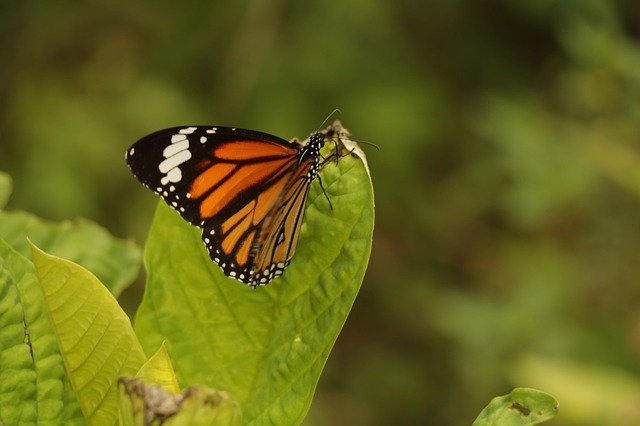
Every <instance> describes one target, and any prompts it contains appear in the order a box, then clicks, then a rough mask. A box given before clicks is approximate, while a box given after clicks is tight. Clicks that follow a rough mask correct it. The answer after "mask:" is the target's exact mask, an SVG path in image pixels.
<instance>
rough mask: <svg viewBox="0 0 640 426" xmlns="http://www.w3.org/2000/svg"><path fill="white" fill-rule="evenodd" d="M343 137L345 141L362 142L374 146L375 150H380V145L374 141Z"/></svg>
mask: <svg viewBox="0 0 640 426" xmlns="http://www.w3.org/2000/svg"><path fill="white" fill-rule="evenodd" d="M343 139H344V140H345V141H349V142H355V143H362V144H365V145H369V146H372V147H374V148H375V149H376V151H380V146H378V145H377V144H375V143H373V142H367V141H354V140H353V139H346V138H343Z"/></svg>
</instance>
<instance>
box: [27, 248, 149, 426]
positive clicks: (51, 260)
mask: <svg viewBox="0 0 640 426" xmlns="http://www.w3.org/2000/svg"><path fill="white" fill-rule="evenodd" d="M31 251H32V257H33V263H34V265H35V267H36V274H37V276H38V280H39V282H40V287H41V289H42V293H43V295H44V301H45V306H46V308H47V311H48V313H49V318H50V321H51V325H52V326H53V329H54V332H55V335H56V339H57V342H58V347H59V349H60V353H61V355H62V359H63V361H64V365H65V367H66V370H67V374H68V376H69V380H70V382H71V386H72V388H73V390H74V391H75V393H76V396H77V398H78V402H79V404H80V408H81V410H82V413H83V414H84V416H85V418H86V419H87V421H88V423H89V424H105V425H107V424H114V423H115V422H116V421H117V419H118V401H117V381H118V378H119V377H122V376H131V375H134V374H135V373H136V372H137V371H138V370H139V368H140V367H141V366H142V365H143V364H144V362H145V361H146V359H145V355H144V352H143V351H142V348H141V346H140V343H139V342H138V339H137V338H136V336H135V334H134V332H133V328H132V327H131V322H130V321H129V318H128V317H127V315H126V314H125V313H124V312H123V311H122V309H121V308H120V306H119V305H118V302H117V301H116V300H115V299H114V297H113V296H112V295H111V293H110V292H109V290H107V288H106V287H104V286H103V285H102V284H101V283H100V281H98V279H97V278H96V277H95V276H94V275H93V274H91V273H90V272H89V271H87V270H86V269H84V268H82V267H81V266H79V265H76V264H74V263H73V262H70V261H68V260H64V259H60V258H57V257H54V256H51V255H48V254H46V253H44V252H43V251H41V250H40V249H38V248H37V247H35V246H34V245H32V246H31Z"/></svg>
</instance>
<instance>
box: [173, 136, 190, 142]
mask: <svg viewBox="0 0 640 426" xmlns="http://www.w3.org/2000/svg"><path fill="white" fill-rule="evenodd" d="M184 140H187V137H186V136H185V135H173V136H171V143H176V142H180V141H184Z"/></svg>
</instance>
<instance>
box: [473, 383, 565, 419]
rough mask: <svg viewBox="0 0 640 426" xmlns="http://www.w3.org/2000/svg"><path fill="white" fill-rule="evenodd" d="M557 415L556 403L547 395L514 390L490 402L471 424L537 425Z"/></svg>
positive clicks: (536, 391) (540, 392)
mask: <svg viewBox="0 0 640 426" xmlns="http://www.w3.org/2000/svg"><path fill="white" fill-rule="evenodd" d="M557 413H558V403H557V402H556V400H555V399H554V398H553V397H552V396H551V395H549V394H548V393H545V392H542V391H539V390H536V389H529V388H515V389H514V390H513V391H511V393H510V394H508V395H504V396H498V397H495V398H493V399H492V400H491V402H490V403H489V405H487V406H486V407H485V408H484V410H482V412H481V413H480V415H478V418H477V419H476V421H475V422H473V426H494V425H500V426H528V425H537V424H539V423H543V422H545V421H547V420H549V419H551V418H553V417H554V416H555V415H556V414H557Z"/></svg>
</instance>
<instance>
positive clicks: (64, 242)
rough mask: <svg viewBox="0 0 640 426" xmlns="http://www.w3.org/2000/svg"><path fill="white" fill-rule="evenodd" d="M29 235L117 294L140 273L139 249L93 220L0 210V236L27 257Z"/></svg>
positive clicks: (35, 242) (44, 247)
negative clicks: (53, 219) (59, 219)
mask: <svg viewBox="0 0 640 426" xmlns="http://www.w3.org/2000/svg"><path fill="white" fill-rule="evenodd" d="M27 237H28V238H29V239H30V240H31V241H32V242H33V243H34V244H36V245H38V246H39V247H42V249H43V250H46V251H47V252H50V253H52V254H54V255H56V256H59V257H62V258H64V259H69V260H71V261H73V262H75V263H78V264H80V265H82V266H83V267H85V268H86V269H89V270H90V271H91V272H92V273H94V274H95V275H96V276H97V277H98V278H99V279H100V280H101V281H102V282H103V283H105V285H106V286H107V287H108V288H109V289H110V290H111V292H112V294H114V295H115V296H116V297H117V296H118V295H119V294H120V293H121V292H122V290H123V289H125V288H126V287H127V286H128V285H129V284H131V283H132V282H133V280H134V279H135V277H136V276H137V275H138V269H139V265H140V258H141V254H140V250H139V248H138V247H137V246H136V245H135V244H134V243H133V242H131V241H123V240H118V239H116V238H114V237H113V236H111V235H110V234H109V233H108V232H107V231H106V230H105V229H104V228H101V227H100V226H98V225H96V224H94V223H92V222H89V221H87V220H82V219H79V220H77V221H74V222H70V221H64V222H61V223H54V222H48V221H45V220H42V219H40V218H39V217H37V216H34V215H32V214H29V213H25V212H20V211H15V212H13V211H12V212H7V211H0V238H3V239H4V240H5V241H7V243H9V244H10V245H11V246H13V247H14V248H15V249H16V250H17V251H18V252H19V253H20V254H22V255H23V256H25V257H29V256H30V249H29V244H28V242H27Z"/></svg>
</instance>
